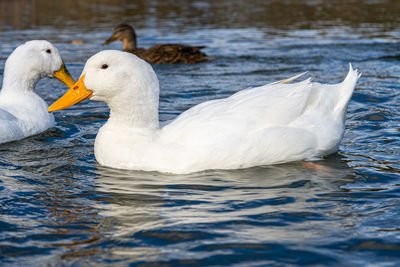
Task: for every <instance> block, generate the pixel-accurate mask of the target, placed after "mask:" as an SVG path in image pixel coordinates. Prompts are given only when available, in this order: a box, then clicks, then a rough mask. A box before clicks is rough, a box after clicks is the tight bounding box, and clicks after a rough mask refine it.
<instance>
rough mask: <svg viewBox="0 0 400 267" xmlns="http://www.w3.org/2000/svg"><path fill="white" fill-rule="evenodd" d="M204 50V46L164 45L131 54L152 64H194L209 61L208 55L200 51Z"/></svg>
mask: <svg viewBox="0 0 400 267" xmlns="http://www.w3.org/2000/svg"><path fill="white" fill-rule="evenodd" d="M203 48H204V46H187V45H181V44H162V45H155V46H152V47H150V48H148V49H142V48H138V49H135V50H133V51H131V52H132V53H134V54H135V55H137V56H138V57H140V58H142V59H144V60H146V61H147V62H149V63H151V64H193V63H200V62H204V61H207V56H206V54H205V53H203V52H201V51H200V50H201V49H203Z"/></svg>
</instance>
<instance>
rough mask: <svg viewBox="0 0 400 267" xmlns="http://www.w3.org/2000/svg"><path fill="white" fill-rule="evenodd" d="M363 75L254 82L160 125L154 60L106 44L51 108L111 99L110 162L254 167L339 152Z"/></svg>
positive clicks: (164, 168) (102, 152) (100, 152)
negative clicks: (350, 106) (337, 80)
mask: <svg viewBox="0 0 400 267" xmlns="http://www.w3.org/2000/svg"><path fill="white" fill-rule="evenodd" d="M358 78H359V75H358V73H357V71H355V70H353V69H352V67H351V65H350V70H349V73H348V75H347V77H346V79H345V80H344V81H343V82H342V83H339V84H335V85H323V84H319V83H313V82H311V81H310V79H308V80H305V81H302V82H298V83H294V84H267V85H264V86H260V87H256V88H250V89H246V90H243V91H240V92H238V93H236V94H234V95H232V96H230V97H228V98H224V99H217V100H211V101H207V102H204V103H202V104H199V105H197V106H194V107H192V108H191V109H189V110H187V111H185V112H183V113H182V114H181V115H180V116H178V117H177V118H175V119H174V120H172V121H171V122H169V123H168V124H167V125H165V126H163V127H161V128H160V127H159V121H158V97H159V86H158V80H157V77H156V74H155V73H154V71H153V69H152V68H151V66H150V65H149V64H148V63H146V62H145V61H143V60H141V59H139V58H138V57H136V56H134V55H132V54H129V53H126V52H120V51H102V52H99V53H97V54H96V55H94V56H92V57H91V58H90V59H89V60H88V61H87V63H86V65H85V67H84V69H83V71H82V76H81V78H80V80H79V81H78V82H77V83H76V84H75V85H74V87H73V88H71V89H70V90H69V91H68V92H67V93H66V94H65V95H64V96H63V97H61V98H60V99H59V100H57V101H56V102H55V103H54V104H53V105H51V106H50V108H49V112H51V111H55V110H60V109H64V108H67V107H69V106H71V105H73V104H75V103H77V102H79V101H82V100H84V99H87V98H91V100H96V101H104V102H106V103H107V104H108V106H109V107H110V118H109V119H108V121H107V123H106V124H105V125H104V126H103V127H102V128H101V129H100V130H99V133H98V134H97V137H96V141H95V148H94V150H95V156H96V159H97V161H98V162H99V163H100V164H102V165H105V166H109V167H114V168H121V169H135V170H144V171H160V172H170V173H190V172H197V171H202V170H206V169H236V168H247V167H252V166H257V165H267V164H276V163H283V162H289V161H299V160H310V159H315V158H320V157H323V156H325V155H328V154H330V153H333V152H335V151H336V150H337V149H338V146H339V143H340V141H341V140H342V137H343V132H344V120H345V113H346V109H347V105H348V103H349V100H350V98H351V96H352V93H353V90H354V87H355V85H356V82H357V80H358Z"/></svg>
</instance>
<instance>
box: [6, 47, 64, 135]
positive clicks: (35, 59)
mask: <svg viewBox="0 0 400 267" xmlns="http://www.w3.org/2000/svg"><path fill="white" fill-rule="evenodd" d="M48 50H50V53H49V52H48ZM46 51H47V52H46ZM62 64H63V63H62V59H61V56H60V54H59V52H58V50H57V48H55V47H54V46H53V45H52V44H51V43H50V42H48V41H39V40H35V41H29V42H27V43H25V44H23V45H21V46H19V47H17V48H16V49H15V50H14V52H13V53H11V55H10V56H9V57H8V59H7V61H6V64H5V68H4V76H3V87H2V89H1V91H0V143H5V142H10V141H15V140H19V139H22V138H24V137H27V136H31V135H35V134H38V133H41V132H43V131H45V130H46V129H48V128H50V127H53V126H54V116H53V115H52V114H50V113H48V112H47V108H48V105H47V104H46V102H45V101H44V100H43V99H42V98H41V97H40V96H39V95H37V94H36V93H35V91H34V89H35V86H36V84H37V82H38V81H39V80H40V79H41V78H43V77H46V76H51V75H52V74H53V73H54V72H55V71H57V70H59V69H60V68H61V66H62Z"/></svg>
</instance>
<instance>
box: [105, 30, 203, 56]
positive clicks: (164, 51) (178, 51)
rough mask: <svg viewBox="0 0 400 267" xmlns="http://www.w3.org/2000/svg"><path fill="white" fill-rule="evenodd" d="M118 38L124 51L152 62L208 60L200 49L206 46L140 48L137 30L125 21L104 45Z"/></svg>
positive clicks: (166, 45)
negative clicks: (137, 40)
mask: <svg viewBox="0 0 400 267" xmlns="http://www.w3.org/2000/svg"><path fill="white" fill-rule="evenodd" d="M117 40H119V41H122V43H123V45H124V47H123V49H122V50H123V51H126V52H130V53H132V54H135V55H136V56H138V57H140V58H141V59H144V60H146V61H147V62H149V63H151V64H192V63H199V62H204V61H207V60H208V58H207V55H206V54H204V53H203V52H201V51H200V50H201V49H202V48H204V46H188V45H181V44H161V45H155V46H152V47H150V48H147V49H145V48H138V47H137V46H136V33H135V30H134V29H133V28H132V27H131V26H130V25H128V24H125V23H122V24H120V25H118V26H117V27H116V28H115V29H114V32H113V34H112V36H111V37H110V38H108V40H107V41H105V42H104V43H103V45H107V44H109V43H112V42H114V41H117Z"/></svg>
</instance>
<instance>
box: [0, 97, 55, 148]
mask: <svg viewBox="0 0 400 267" xmlns="http://www.w3.org/2000/svg"><path fill="white" fill-rule="evenodd" d="M47 107H48V106H47V104H46V103H45V102H44V100H43V99H41V98H40V97H39V96H38V95H37V94H35V93H34V92H32V93H30V94H23V95H18V96H15V97H13V96H11V95H4V94H0V144H1V143H5V142H11V141H15V140H20V139H22V138H25V137H27V136H31V135H35V134H39V133H41V132H43V131H45V130H47V129H48V128H50V127H53V126H54V116H53V115H52V114H50V113H48V112H47Z"/></svg>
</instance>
